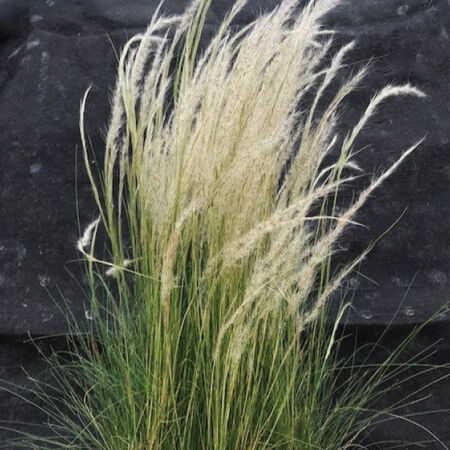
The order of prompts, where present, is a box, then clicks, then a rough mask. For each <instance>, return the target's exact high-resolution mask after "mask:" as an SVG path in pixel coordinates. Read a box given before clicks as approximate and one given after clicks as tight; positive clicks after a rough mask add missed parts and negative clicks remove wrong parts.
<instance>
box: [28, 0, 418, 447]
mask: <svg viewBox="0 0 450 450" xmlns="http://www.w3.org/2000/svg"><path fill="white" fill-rule="evenodd" d="M209 3H210V1H208V0H194V1H193V2H192V3H191V5H190V6H189V7H188V9H187V10H186V11H185V12H184V13H183V14H182V15H180V16H176V17H165V16H163V15H161V14H160V11H159V10H158V11H157V12H156V13H155V15H154V16H153V18H152V20H151V22H150V24H149V26H148V28H147V30H146V31H145V32H144V33H142V34H139V35H136V36H135V37H133V38H131V39H130V40H129V41H128V43H127V44H126V45H125V47H124V49H123V51H122V53H121V56H120V61H119V68H118V78H117V84H116V87H115V91H114V94H113V98H112V112H111V119H110V123H109V128H108V133H107V136H106V146H105V154H104V165H103V168H102V170H101V171H100V173H99V174H96V173H94V171H93V168H92V167H91V165H90V163H89V160H90V158H89V149H88V145H87V142H88V139H87V136H86V132H85V124H84V111H85V108H86V101H87V96H88V92H86V95H85V96H84V98H83V101H82V104H81V114H80V129H81V138H82V142H83V147H84V155H85V159H86V167H87V172H88V174H89V177H90V180H91V183H92V189H93V194H94V197H95V200H96V202H97V207H98V211H99V218H98V219H97V220H95V221H94V222H92V223H91V224H90V225H88V226H87V228H86V229H85V231H84V233H83V234H82V236H81V237H80V240H79V242H78V250H79V251H80V252H81V253H82V254H83V256H84V258H85V259H86V269H87V274H88V279H89V287H90V294H89V296H90V301H91V308H92V313H93V317H94V320H93V321H92V323H91V329H90V330H89V331H88V333H81V332H80V330H79V329H78V328H76V327H75V329H74V336H76V337H75V338H74V339H75V340H76V342H75V344H76V345H74V346H73V347H72V348H71V350H70V351H69V352H68V353H66V355H65V356H64V357H63V358H64V361H61V360H59V362H58V360H54V361H53V364H54V365H56V368H58V369H59V370H57V371H56V372H55V374H54V379H53V382H52V383H51V386H47V388H50V389H54V392H57V393H58V395H56V394H55V395H54V396H52V395H48V394H45V398H46V399H47V403H48V405H50V408H49V409H48V410H49V411H51V413H50V414H51V419H52V423H53V426H52V428H53V431H54V432H55V434H56V435H55V436H54V437H49V438H43V437H41V438H40V439H37V438H36V437H33V436H29V443H28V445H30V446H31V448H36V449H38V448H61V449H62V448H68V449H69V448H70V449H72V448H73V449H75V448H76V449H105V450H106V449H108V450H122V449H123V450H144V449H148V450H149V449H214V450H225V449H226V450H230V449H236V450H242V449H263V448H282V449H330V450H331V449H333V450H336V449H346V448H358V444H357V441H358V439H359V437H360V436H361V434H362V433H363V431H364V430H366V429H367V427H368V425H369V424H370V423H372V422H373V421H374V420H376V418H377V417H379V413H376V412H373V413H371V414H367V412H368V411H369V405H370V402H371V401H373V399H374V398H376V396H377V395H378V394H375V392H376V388H378V387H380V386H381V385H382V383H383V382H384V381H386V379H388V378H387V375H386V373H387V372H386V370H387V368H388V367H392V365H393V363H395V361H396V360H395V358H394V359H392V360H389V361H387V363H386V364H383V365H381V366H379V367H377V368H375V369H373V370H372V371H368V372H365V373H366V375H365V376H360V375H355V373H353V372H352V374H351V375H350V376H349V378H348V381H347V382H346V383H343V384H338V378H339V377H338V372H339V371H340V370H341V369H340V368H342V365H341V364H340V362H339V360H338V358H337V352H336V342H337V341H338V338H337V334H336V333H337V324H338V322H339V320H340V319H341V317H342V315H343V314H344V310H345V308H344V309H341V312H340V313H339V315H338V317H337V318H336V325H335V326H334V328H332V329H331V330H330V329H329V327H327V326H326V318H325V313H326V306H327V303H328V300H329V299H330V297H331V295H332V294H334V293H335V291H336V290H338V289H340V288H341V286H342V283H343V280H344V279H345V277H346V276H347V275H348V274H349V273H350V272H352V270H353V269H354V268H355V266H356V265H358V264H359V263H360V262H361V260H362V259H363V258H364V257H365V255H366V253H367V252H365V253H364V254H362V255H361V256H360V257H358V258H357V259H356V260H354V261H353V262H351V263H350V264H349V265H347V266H346V267H344V268H342V269H340V270H339V271H338V272H334V273H332V272H331V269H330V267H331V266H330V264H329V261H330V257H331V255H332V253H333V251H334V248H335V245H336V243H337V242H338V241H339V240H340V239H341V237H342V234H343V232H344V230H346V228H347V227H348V226H349V225H357V224H356V223H355V222H354V217H355V214H356V213H357V212H358V210H359V209H360V208H361V206H362V205H363V204H364V203H365V202H366V201H367V199H368V198H369V196H370V194H371V193H372V192H373V191H374V190H375V189H376V188H378V187H379V186H380V185H381V184H382V183H383V182H384V181H385V180H386V178H387V177H389V176H390V175H391V174H392V173H393V172H394V171H395V169H397V167H398V166H399V165H400V164H401V163H402V162H403V160H404V159H405V158H407V157H408V155H409V154H410V153H411V152H412V151H414V149H415V148H416V147H417V146H418V145H419V143H420V142H418V143H415V144H414V145H412V146H411V147H410V148H409V149H407V150H406V151H405V152H404V153H403V154H402V155H401V156H400V157H399V159H398V160H397V161H396V162H395V163H394V164H393V165H392V166H391V167H390V168H388V169H387V170H386V171H385V172H384V173H382V174H381V175H379V176H377V177H374V178H373V179H372V181H371V182H370V184H369V186H367V187H366V188H364V189H363V190H362V191H361V192H360V193H359V194H358V196H357V197H356V198H355V200H354V201H353V202H352V203H351V204H349V205H347V206H346V207H345V208H344V209H343V210H341V212H340V213H339V214H338V213H337V210H336V205H337V203H336V202H337V198H338V193H339V189H340V187H341V186H343V185H346V184H348V183H349V182H351V181H352V180H354V179H355V178H356V176H357V171H358V165H357V163H356V162H355V161H354V155H355V150H354V143H355V140H356V138H357V136H358V134H359V132H360V131H361V129H362V128H363V127H364V125H365V124H366V123H367V121H368V120H369V119H370V118H371V117H372V116H373V114H375V112H376V110H377V108H378V107H379V106H380V105H381V103H383V102H384V101H385V100H386V99H388V98H389V97H392V96H399V95H400V96H404V95H414V96H416V97H424V94H423V93H422V92H421V91H420V90H419V89H417V88H415V87H413V86H411V85H409V84H407V85H402V86H391V85H388V86H386V87H385V88H383V89H382V90H381V91H380V92H378V93H377V94H376V95H375V96H374V97H373V98H372V99H371V100H370V103H369V104H368V107H367V109H366V111H365V112H364V114H363V115H362V116H361V118H360V119H359V120H358V122H357V123H356V124H355V125H354V127H353V128H352V129H351V130H350V131H349V133H348V134H347V135H345V136H341V137H339V120H338V119H339V110H340V107H341V105H342V103H343V102H344V101H345V98H346V96H347V95H348V94H349V93H350V92H352V91H353V90H354V89H355V87H357V86H358V84H359V83H360V82H361V80H362V79H363V77H364V75H365V74H366V72H367V66H365V67H362V68H361V69H360V70H358V71H357V72H356V73H354V74H352V75H351V76H350V77H349V78H347V79H345V80H344V81H343V82H341V83H340V85H339V88H338V89H337V91H336V92H335V94H334V96H333V97H332V99H331V101H330V102H329V103H328V104H327V105H325V107H323V105H322V103H323V100H324V94H325V92H326V91H327V89H328V88H329V87H330V86H331V84H332V83H333V82H335V81H336V77H337V76H338V74H339V73H340V70H341V69H342V67H343V65H344V59H345V56H346V54H347V53H348V52H349V51H350V50H351V49H352V47H353V43H350V44H347V45H345V46H344V47H342V48H341V49H339V50H338V51H337V52H336V53H335V54H333V55H332V57H330V48H331V44H332V31H331V30H327V29H324V27H323V26H322V25H321V20H322V18H323V16H324V15H325V14H326V13H328V12H329V11H330V10H331V9H332V8H333V7H334V6H335V5H336V4H337V3H339V2H338V1H337V0H316V1H313V2H310V3H308V4H306V5H304V7H303V8H302V9H301V10H299V8H298V6H299V4H298V3H299V2H298V1H296V0H284V1H283V2H282V3H281V4H280V5H279V6H278V7H277V8H276V9H274V10H273V11H272V12H270V13H267V14H264V15H261V16H259V17H258V18H257V19H256V20H254V21H253V22H252V23H250V24H249V25H247V26H245V27H244V28H243V29H241V30H239V31H232V28H231V27H230V25H231V23H232V22H233V19H234V18H235V17H236V15H237V14H238V13H239V11H240V10H241V9H242V7H243V6H244V4H245V1H243V0H238V1H237V2H236V3H235V4H234V5H233V6H232V8H231V10H230V12H229V13H228V14H227V15H226V17H225V18H224V19H223V21H222V23H221V24H220V26H219V27H218V29H217V30H216V32H215V34H214V36H213V37H212V39H211V40H210V42H209V43H208V44H207V46H206V47H205V48H204V49H203V50H202V51H200V50H199V42H200V37H201V35H202V29H203V25H204V23H205V17H206V13H207V10H208V7H209ZM311 99H312V100H311ZM331 152H333V153H332V154H333V155H336V156H335V157H334V160H333V161H332V162H331V163H329V164H326V163H325V161H328V159H329V157H330V155H331ZM355 171H356V172H355ZM352 173H354V174H355V175H352ZM99 230H101V232H102V233H103V234H104V237H105V240H106V254H107V257H99V256H97V255H98V253H99V252H98V241H99V239H97V235H98V232H99ZM357 373H359V372H357ZM389 373H396V370H395V369H392V372H389ZM356 387H357V388H358V389H356ZM42 392H43V391H42ZM61 393H62V396H63V400H61V401H62V403H58V402H59V401H60V400H58V398H60V397H59V395H60V394H61ZM42 395H43V396H44V394H42ZM361 412H365V413H366V414H361ZM49 446H50V447H49ZM52 446H53V447H52Z"/></svg>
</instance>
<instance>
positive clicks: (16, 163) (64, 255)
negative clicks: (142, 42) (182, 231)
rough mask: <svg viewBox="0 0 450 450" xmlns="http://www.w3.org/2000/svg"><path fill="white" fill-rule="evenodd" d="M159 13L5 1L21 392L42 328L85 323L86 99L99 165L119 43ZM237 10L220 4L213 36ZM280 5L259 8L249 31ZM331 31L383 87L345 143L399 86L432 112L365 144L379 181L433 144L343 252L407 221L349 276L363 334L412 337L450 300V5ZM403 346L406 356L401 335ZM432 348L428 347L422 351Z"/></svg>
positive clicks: (1, 301)
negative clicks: (82, 106)
mask: <svg viewBox="0 0 450 450" xmlns="http://www.w3.org/2000/svg"><path fill="white" fill-rule="evenodd" d="M156 4H157V2H156V1H153V0H145V1H144V0H142V1H136V0H127V1H120V0H108V1H107V0H89V1H88V0H85V1H83V0H72V1H69V0H64V1H63V0H46V1H44V0H34V1H31V0H30V1H21V0H11V1H10V0H6V1H5V0H0V167H1V169H0V336H1V342H0V359H1V361H2V369H1V370H2V372H1V377H2V378H8V379H10V380H12V381H15V382H19V383H21V382H22V381H23V380H22V378H21V377H22V375H21V371H20V365H21V364H28V365H30V367H31V370H36V371H37V370H39V368H41V362H40V360H39V358H38V355H37V352H36V351H35V350H33V347H31V346H29V345H25V344H22V341H23V338H24V336H26V334H27V333H28V332H31V333H32V334H34V335H52V334H56V333H63V332H65V331H66V329H67V328H66V325H65V321H64V320H63V315H62V314H61V312H60V309H61V308H62V309H64V308H65V307H66V305H68V306H69V307H70V308H71V310H72V311H73V312H74V314H75V315H76V317H78V318H79V320H87V319H86V311H87V310H88V306H87V305H86V302H87V298H86V296H85V294H84V290H83V287H84V285H83V275H82V273H81V270H80V266H79V264H78V263H77V262H76V261H75V260H76V259H77V258H78V255H77V254H76V251H75V247H74V243H75V241H76V239H77V237H78V235H79V234H78V225H77V213H76V211H77V209H76V205H77V203H78V210H79V216H80V221H81V224H82V226H83V225H85V224H87V223H88V222H90V221H91V220H92V219H93V218H94V217H95V210H94V208H93V202H92V198H91V196H90V191H89V185H88V182H87V177H86V174H85V171H84V168H83V165H82V162H81V158H80V152H79V148H80V145H79V144H80V141H79V132H78V110H79V102H80V98H81V96H82V94H83V92H84V90H85V89H86V88H87V87H88V86H89V85H91V84H92V86H93V88H92V93H91V96H90V100H89V104H88V107H87V117H86V118H87V122H88V124H89V133H90V137H91V139H92V143H93V147H94V149H95V151H96V153H97V155H98V156H99V158H101V152H102V138H101V133H100V130H101V128H102V127H104V126H105V124H106V122H107V114H108V92H109V91H110V89H111V87H112V86H113V84H114V76H115V67H116V60H115V54H114V47H116V48H117V49H119V48H120V46H121V44H122V43H123V42H124V41H125V39H126V37H127V36H131V35H133V34H135V33H136V32H138V31H141V30H142V29H143V28H144V27H145V25H146V24H147V22H148V20H149V18H150V17H151V14H152V12H153V11H154V9H155V6H156ZM183 4H185V2H184V1H183V2H178V1H172V0H167V1H166V6H165V10H166V11H170V12H175V11H180V10H181V9H182V6H183ZM229 4H230V2H229V1H227V0H215V1H213V6H212V10H211V14H210V15H209V16H208V21H207V31H208V32H210V31H211V30H212V29H213V28H214V26H215V24H217V22H218V20H219V18H220V16H221V15H222V14H223V13H224V11H226V10H227V9H228V7H229ZM275 4H276V0H271V1H268V0H264V1H259V2H257V1H253V0H251V1H250V2H249V5H248V7H247V8H246V10H245V11H244V13H243V14H242V15H241V16H240V19H239V23H238V24H237V25H240V24H243V23H245V22H248V21H249V20H250V19H251V17H253V15H254V13H255V12H256V11H258V10H264V9H269V8H270V7H272V6H274V5H275ZM327 20H328V24H329V25H330V26H332V27H334V28H335V29H336V30H337V35H336V39H337V42H348V41H349V40H352V39H356V41H357V44H356V48H355V50H354V51H353V53H352V54H351V55H350V56H349V58H348V62H349V64H350V67H354V65H355V64H356V65H357V64H361V63H364V62H367V61H368V60H369V59H371V58H372V66H373V70H372V73H371V75H370V76H369V77H368V78H367V80H366V81H365V83H363V85H362V87H361V89H360V90H359V91H358V92H357V93H355V94H354V95H352V96H351V98H350V102H349V104H348V106H347V108H346V110H345V113H344V115H343V130H342V131H343V133H344V132H345V130H346V127H349V126H350V125H351V124H352V123H354V120H355V118H357V117H358V114H359V113H360V112H361V111H362V109H363V108H364V106H365V105H366V104H367V102H368V100H369V98H370V96H371V95H373V94H374V92H375V91H376V90H377V89H379V88H381V87H382V86H384V85H385V84H386V83H405V82H411V83H413V84H414V85H417V86H418V87H420V88H422V89H423V90H424V91H425V92H426V93H427V94H428V98H427V99H426V100H425V101H421V100H417V99H398V100H394V101H391V102H389V104H387V105H386V106H385V107H383V108H382V110H381V111H380V112H379V113H378V114H377V115H376V117H375V118H374V120H373V121H372V122H371V125H370V126H369V127H367V128H366V130H365V131H364V132H363V133H362V135H361V138H360V140H359V142H358V146H359V147H360V148H363V147H365V146H368V147H367V148H366V149H365V150H364V152H362V153H361V154H360V157H359V163H360V165H361V166H362V167H363V169H364V170H366V171H367V173H369V174H370V173H371V172H372V170H375V169H376V170H380V169H381V168H383V167H386V166H387V165H388V164H389V163H390V162H392V161H394V159H395V158H396V157H397V156H398V155H399V154H400V153H401V151H402V150H403V149H405V148H407V147H408V146H409V145H411V144H412V143H413V142H415V141H416V140H418V139H419V138H421V137H422V136H424V135H427V138H426V141H425V142H424V144H423V145H422V146H421V147H420V148H419V149H418V150H417V151H416V152H415V153H414V155H413V156H412V157H411V158H410V159H409V161H407V162H406V163H405V164H404V166H402V168H401V169H400V170H399V171H398V172H397V173H396V174H395V175H394V176H393V177H392V178H391V179H390V180H389V181H388V182H387V183H386V184H385V185H384V186H383V187H382V189H381V190H379V191H377V193H376V194H375V195H374V196H373V198H372V199H371V201H370V202H369V203H368V204H367V206H366V207H365V209H364V210H363V211H362V214H361V216H360V218H359V220H360V221H361V222H363V223H365V224H366V225H368V229H355V230H352V231H351V232H349V233H348V234H347V235H346V239H345V242H343V244H342V245H343V246H344V247H346V248H347V249H348V252H346V255H348V256H351V255H355V254H357V253H358V252H359V251H361V250H362V249H364V248H365V247H366V246H367V245H368V244H369V243H370V242H371V241H373V240H374V239H376V238H377V237H378V236H379V235H380V234H381V233H383V231H385V230H386V229H387V228H388V227H389V226H390V225H391V224H392V223H393V222H394V221H395V220H396V219H397V218H398V217H399V216H400V215H402V213H404V214H403V216H402V219H401V220H400V222H399V223H398V224H397V225H396V226H395V228H394V229H393V230H392V231H391V232H390V233H389V234H388V235H387V236H386V237H385V238H384V239H382V240H381V241H380V242H379V243H378V244H377V245H376V247H375V248H374V250H373V251H372V253H371V255H370V256H369V258H368V259H367V261H366V262H365V263H364V264H363V266H362V267H361V269H360V273H361V274H362V276H359V277H357V276H355V277H352V278H351V279H350V280H349V285H350V287H351V288H353V289H355V311H354V313H353V314H352V315H351V317H350V322H351V323H352V324H354V325H360V326H361V327H362V328H363V329H364V330H366V331H365V333H363V336H365V337H366V338H367V339H370V338H371V336H372V337H373V335H374V334H375V333H376V330H377V326H378V325H383V324H387V323H388V322H389V321H390V320H391V318H392V317H393V315H394V313H395V312H396V311H397V314H396V315H395V319H394V322H395V326H396V327H397V328H398V329H404V327H405V326H406V327H408V326H409V327H411V326H413V325H414V324H415V323H421V322H423V321H424V320H426V319H427V318H428V317H429V316H430V315H431V314H432V313H434V312H435V311H436V309H437V308H438V307H439V306H441V305H442V304H444V303H445V302H447V301H449V300H450V296H449V287H450V281H449V279H450V264H449V263H450V232H449V219H450V201H449V200H450V2H448V1H447V0H420V1H419V0H411V1H398V0H349V1H347V2H346V3H344V4H343V5H342V6H341V7H339V8H338V9H336V11H335V12H333V14H331V15H330V16H329V17H328V19H327ZM77 149H78V152H77ZM367 179H368V178H367ZM76 193H77V194H76ZM349 195H350V193H349ZM77 199H78V200H77ZM87 316H88V317H89V314H87ZM449 321H450V315H449V316H448V317H447V316H445V315H441V316H440V317H438V318H437V319H436V321H435V325H434V328H433V330H432V332H430V333H431V336H433V337H435V338H436V339H437V338H439V337H441V338H443V339H444V341H443V342H442V343H441V344H440V348H439V358H440V359H439V361H440V362H449V361H450V343H449V340H448V334H447V335H446V334H445V333H448V328H449ZM371 330H372V332H371ZM392 336H393V337H392V341H391V342H390V343H391V344H392V345H394V344H395V342H396V338H395V336H396V334H395V333H393V335H392ZM427 339H429V337H424V338H422V340H420V339H419V340H418V341H417V343H416V346H417V349H420V348H424V346H425V345H426V343H427V342H428V341H427ZM421 346H422V347H421ZM448 388H449V384H447V385H446V386H444V385H441V387H436V388H434V389H435V391H434V396H433V397H432V398H433V400H430V402H431V403H430V405H432V406H431V408H435V409H436V408H441V409H442V408H449V407H450V400H449V398H448ZM439 389H440V390H439ZM444 393H446V394H445V395H444ZM433 402H434V403H433ZM20 405H21V406H20ZM0 408H1V410H2V411H3V412H2V414H6V415H3V416H2V417H1V418H2V419H8V418H9V419H12V418H14V419H17V420H24V421H30V420H31V419H30V417H31V416H32V413H31V412H29V411H28V410H26V409H25V408H23V405H22V404H21V403H20V402H19V403H17V401H16V400H14V399H13V397H11V396H8V395H6V394H5V395H3V394H1V396H0ZM8 411H9V412H8ZM30 414H31V415H30ZM439 417H440V418H442V420H434V421H433V424H434V426H438V427H439V426H440V427H441V428H440V430H441V435H442V433H444V436H443V437H444V438H445V439H447V442H448V443H450V436H449V435H448V430H449V429H450V418H449V417H450V416H449V415H448V413H447V415H446V416H445V415H444V416H443V415H441V416H439ZM435 419H436V418H435ZM441 422H442V425H439V423H441ZM445 433H447V434H445ZM0 440H1V439H0ZM426 448H432V447H426Z"/></svg>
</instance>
